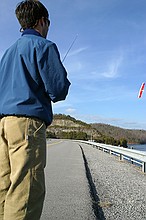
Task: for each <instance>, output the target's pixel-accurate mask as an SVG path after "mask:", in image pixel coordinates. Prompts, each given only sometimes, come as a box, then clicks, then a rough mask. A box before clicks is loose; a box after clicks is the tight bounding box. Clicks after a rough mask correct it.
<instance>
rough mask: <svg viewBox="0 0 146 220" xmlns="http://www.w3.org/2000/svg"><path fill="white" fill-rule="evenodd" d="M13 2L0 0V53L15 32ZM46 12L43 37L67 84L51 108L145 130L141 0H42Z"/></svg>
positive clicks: (145, 12)
mask: <svg viewBox="0 0 146 220" xmlns="http://www.w3.org/2000/svg"><path fill="white" fill-rule="evenodd" d="M18 2H19V1H16V0H13V1H11V0H2V1H1V7H0V20H1V34H0V42H1V44H0V57H1V56H2V54H3V52H4V51H5V49H6V48H8V47H9V46H10V45H11V44H12V43H14V42H15V41H16V40H17V39H18V38H19V37H20V33H19V28H20V26H19V24H18V22H17V20H16V18H15V14H14V10H15V6H16V4H17V3H18ZM42 3H43V4H44V5H45V6H46V7H47V8H48V10H49V13H50V20H51V26H50V30H49V34H48V37H47V38H48V39H50V40H52V41H54V42H55V43H56V44H57V46H58V49H59V51H60V55H61V59H63V57H64V56H65V54H66V52H67V50H68V49H69V47H70V45H71V43H72V42H73V40H74V39H75V37H76V36H78V37H77V39H76V41H75V43H74V45H73V47H72V48H71V50H70V52H69V54H68V56H67V57H66V59H65V61H64V66H65V67H66V69H67V71H68V78H69V79H70V81H71V83H72V85H71V87H70V90H69V95H68V97H67V99H66V100H65V101H63V102H58V103H56V104H53V111H54V113H61V114H67V115H71V116H73V117H75V118H76V119H80V120H83V121H85V122H87V123H106V124H111V125H115V126H119V127H123V128H131V129H145V130H146V92H144V94H143V97H142V98H141V99H138V98H137V95H138V91H139V88H140V86H141V83H142V82H145V79H146V1H145V0H90V1H89V0H74V1H69V0H59V1H58V0H42Z"/></svg>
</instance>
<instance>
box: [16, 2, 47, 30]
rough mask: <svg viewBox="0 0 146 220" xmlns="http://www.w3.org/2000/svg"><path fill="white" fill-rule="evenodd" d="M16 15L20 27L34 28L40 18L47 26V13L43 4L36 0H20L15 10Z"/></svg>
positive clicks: (23, 28)
mask: <svg viewBox="0 0 146 220" xmlns="http://www.w3.org/2000/svg"><path fill="white" fill-rule="evenodd" d="M15 13H16V17H17V19H18V21H19V23H20V25H21V29H22V30H25V29H27V28H34V29H35V27H36V26H37V25H38V22H39V20H40V19H42V18H43V21H44V22H45V23H47V25H48V26H49V24H50V21H49V19H48V17H49V13H48V10H47V9H46V8H45V6H44V5H43V4H42V3H41V2H39V1H37V0H25V1H22V2H20V3H19V4H18V5H17V7H16V10H15Z"/></svg>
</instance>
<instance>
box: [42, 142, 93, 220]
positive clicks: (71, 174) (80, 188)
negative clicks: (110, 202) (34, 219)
mask: <svg viewBox="0 0 146 220" xmlns="http://www.w3.org/2000/svg"><path fill="white" fill-rule="evenodd" d="M46 188H47V194H46V199H45V204H44V209H43V213H42V217H41V220H57V219H58V220H69V219H70V220H82V219H83V220H86V219H88V220H94V219H96V218H95V217H94V212H93V210H92V201H91V197H90V192H89V186H88V180H87V178H86V173H85V167H84V160H83V156H82V152H81V149H80V147H79V145H78V144H77V143H73V142H71V141H59V140H55V141H48V147H47V167H46Z"/></svg>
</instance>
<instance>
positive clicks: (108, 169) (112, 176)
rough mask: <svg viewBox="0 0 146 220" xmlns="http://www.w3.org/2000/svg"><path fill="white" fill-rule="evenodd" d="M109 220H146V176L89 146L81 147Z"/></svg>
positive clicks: (100, 201)
mask: <svg viewBox="0 0 146 220" xmlns="http://www.w3.org/2000/svg"><path fill="white" fill-rule="evenodd" d="M80 145H81V147H82V149H83V151H84V154H85V157H86V159H87V162H88V166H89V169H90V172H91V175H92V179H93V183H94V185H95V187H96V191H97V196H98V198H99V202H98V205H99V206H100V208H102V211H103V213H104V217H103V218H102V219H106V220H146V174H144V173H142V172H141V171H140V169H138V168H137V167H134V166H133V165H131V164H129V163H126V162H121V161H119V159H118V158H117V157H115V156H113V155H109V154H107V153H105V152H102V151H100V150H98V149H96V148H93V147H92V146H89V145H87V144H80Z"/></svg>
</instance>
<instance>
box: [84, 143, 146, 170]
mask: <svg viewBox="0 0 146 220" xmlns="http://www.w3.org/2000/svg"><path fill="white" fill-rule="evenodd" d="M80 142H82V143H85V144H90V145H92V146H94V147H96V148H97V149H100V150H102V151H105V152H108V153H109V154H114V155H117V156H119V158H120V160H121V161H122V160H124V159H126V160H129V161H131V162H132V163H136V164H139V165H140V166H141V167H142V172H144V173H146V153H145V152H143V151H138V150H133V149H127V148H123V147H117V146H112V145H107V144H101V143H96V142H92V141H80Z"/></svg>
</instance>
